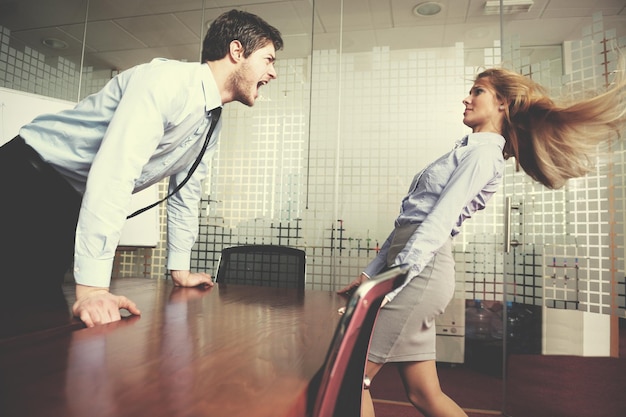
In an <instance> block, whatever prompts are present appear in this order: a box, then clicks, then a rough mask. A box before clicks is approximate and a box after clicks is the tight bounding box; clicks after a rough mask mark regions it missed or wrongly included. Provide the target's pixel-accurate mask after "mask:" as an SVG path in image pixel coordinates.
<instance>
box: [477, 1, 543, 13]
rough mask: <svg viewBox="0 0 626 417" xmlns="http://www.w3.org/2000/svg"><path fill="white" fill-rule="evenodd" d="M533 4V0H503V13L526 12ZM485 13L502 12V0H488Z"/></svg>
mask: <svg viewBox="0 0 626 417" xmlns="http://www.w3.org/2000/svg"><path fill="white" fill-rule="evenodd" d="M532 5H533V1H532V0H502V14H513V13H526V12H528V11H529V10H530V8H531V7H532ZM484 14H486V15H493V14H500V0H489V1H487V2H486V3H485V11H484Z"/></svg>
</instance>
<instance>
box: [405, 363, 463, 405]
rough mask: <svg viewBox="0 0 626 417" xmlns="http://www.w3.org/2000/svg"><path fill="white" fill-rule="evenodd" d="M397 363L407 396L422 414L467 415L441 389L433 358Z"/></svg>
mask: <svg viewBox="0 0 626 417" xmlns="http://www.w3.org/2000/svg"><path fill="white" fill-rule="evenodd" d="M398 365H399V367H398V369H399V371H400V376H401V378H402V382H403V383H404V389H405V391H406V394H407V397H408V399H409V401H410V402H411V404H413V405H414V406H415V408H417V409H418V410H419V411H420V412H421V413H422V414H424V415H425V416H427V417H439V416H440V417H457V416H458V417H467V414H465V411H463V410H462V409H461V407H459V406H458V405H457V404H456V403H455V402H454V401H453V400H452V399H451V398H450V397H448V396H447V395H446V394H444V393H443V392H442V391H441V387H440V385H439V377H438V376H437V366H436V363H435V361H434V360H430V361H423V362H406V363H400V364H398Z"/></svg>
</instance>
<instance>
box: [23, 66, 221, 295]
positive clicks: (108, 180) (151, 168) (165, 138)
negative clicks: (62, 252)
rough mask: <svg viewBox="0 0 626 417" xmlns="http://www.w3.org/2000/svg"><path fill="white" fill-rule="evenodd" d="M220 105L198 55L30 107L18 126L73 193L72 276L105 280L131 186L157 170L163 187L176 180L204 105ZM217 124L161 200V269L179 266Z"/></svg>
mask: <svg viewBox="0 0 626 417" xmlns="http://www.w3.org/2000/svg"><path fill="white" fill-rule="evenodd" d="M220 106H222V101H221V97H220V93H219V90H218V88H217V84H216V82H215V79H214V78H213V74H212V73H211V70H210V68H209V66H208V65H207V64H206V63H205V64H201V63H197V62H196V63H188V62H179V61H170V60H165V59H160V58H159V59H155V60H153V61H152V62H150V63H147V64H142V65H138V66H136V67H133V68H131V69H129V70H126V71H124V72H122V73H120V74H119V75H117V76H116V77H115V78H113V79H112V80H111V81H109V82H108V83H107V85H106V86H105V87H104V88H103V89H102V90H101V91H99V92H98V93H95V94H93V95H91V96H89V97H87V98H85V99H84V100H82V101H81V102H79V103H78V104H77V105H76V107H74V108H73V109H70V110H65V111H62V112H60V113H57V114H46V115H42V116H39V117H37V118H36V119H35V120H33V121H32V122H31V123H29V124H28V125H26V126H24V127H23V128H22V129H21V130H20V135H21V136H22V137H23V138H24V140H25V141H26V143H27V144H29V145H30V146H32V147H33V148H34V149H35V150H36V151H37V152H38V153H39V154H40V155H41V157H42V158H43V159H44V160H45V161H47V162H48V163H49V164H50V165H51V166H52V167H54V168H55V169H56V170H57V171H58V172H59V173H60V174H61V175H63V177H65V178H66V179H67V180H68V182H69V183H70V184H71V185H72V186H73V187H74V188H75V189H76V190H77V191H78V192H80V193H81V194H83V201H82V206H81V209H80V214H79V219H78V226H77V229H76V247H75V254H74V278H75V280H76V282H77V283H78V284H84V285H90V286H100V287H107V286H109V283H110V277H111V270H112V266H113V258H114V256H115V249H116V247H117V245H118V242H119V239H120V235H121V231H122V228H123V226H124V222H125V221H126V216H127V215H128V214H129V210H130V201H131V195H132V194H133V193H134V192H137V191H140V190H142V189H144V188H147V187H148V186H150V185H152V184H155V183H157V182H159V181H160V180H162V179H163V178H166V177H169V178H170V181H169V187H170V190H172V189H173V188H174V187H175V186H176V185H177V184H178V183H179V182H181V181H182V180H183V179H184V178H185V177H186V175H187V172H188V170H189V168H190V167H191V165H192V164H193V161H194V160H195V159H196V158H197V156H198V154H199V152H200V150H201V148H202V145H203V144H204V141H205V138H206V135H207V133H208V129H209V126H210V122H211V113H210V112H211V110H212V109H214V108H216V107H220ZM220 128H221V122H219V123H218V126H217V128H216V129H215V131H214V132H213V135H212V136H211V139H210V143H209V146H208V148H207V152H206V153H205V155H204V157H203V161H202V163H201V164H200V165H199V166H198V168H197V169H196V171H195V172H194V174H193V175H192V177H191V178H190V180H189V182H188V183H187V184H185V186H184V187H183V188H182V189H181V190H180V191H179V192H178V193H177V194H176V195H174V196H172V197H170V199H169V200H168V207H167V210H168V265H167V267H168V268H169V269H180V270H187V269H189V265H190V254H191V248H192V246H193V244H194V242H195V239H196V237H197V233H198V211H199V207H198V204H199V201H200V197H201V182H202V180H203V179H204V178H205V177H206V175H207V171H208V161H209V158H210V157H211V155H212V153H213V152H214V150H215V147H216V145H217V139H218V137H219V131H220ZM42 209H43V210H45V207H42Z"/></svg>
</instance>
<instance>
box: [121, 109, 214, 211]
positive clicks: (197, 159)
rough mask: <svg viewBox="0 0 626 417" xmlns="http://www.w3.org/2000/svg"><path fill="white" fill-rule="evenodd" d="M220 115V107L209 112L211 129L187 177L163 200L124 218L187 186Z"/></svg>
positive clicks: (156, 204)
mask: <svg viewBox="0 0 626 417" xmlns="http://www.w3.org/2000/svg"><path fill="white" fill-rule="evenodd" d="M221 114H222V108H221V107H216V108H214V109H213V110H211V127H209V133H207V134H206V139H205V140H204V145H202V150H201V151H200V154H198V157H197V158H196V160H195V161H194V162H193V165H191V168H190V169H189V172H188V173H187V176H186V177H185V179H184V180H182V181H181V182H180V184H178V185H177V186H176V188H175V189H174V190H173V191H172V192H171V193H169V194H168V195H167V196H165V198H162V199H160V200H159V201H156V202H154V203H152V204H150V205H149V206H146V207H144V208H142V209H139V210H137V211H136V212H134V213H132V214H130V215H129V216H127V217H126V218H127V219H130V218H131V217H135V216H136V215H138V214H141V213H143V212H144V211H147V210H150V209H151V208H153V207H156V206H158V205H159V204H161V203H162V202H164V201H165V200H167V199H168V198H170V197H171V196H173V195H174V194H176V193H177V192H178V190H180V189H181V188H183V186H184V185H185V184H187V181H189V178H191V175H192V174H193V173H194V171H195V170H196V168H198V165H200V161H202V157H203V156H204V152H206V148H207V147H208V146H209V141H210V140H211V135H213V131H214V130H215V127H216V126H217V122H218V120H220V116H221Z"/></svg>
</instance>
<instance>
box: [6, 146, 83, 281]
mask: <svg viewBox="0 0 626 417" xmlns="http://www.w3.org/2000/svg"><path fill="white" fill-rule="evenodd" d="M0 190H1V193H2V197H1V199H0V248H2V249H0V261H1V264H0V265H2V266H1V267H0V283H1V285H2V286H3V287H4V288H5V289H7V288H9V289H19V290H27V291H38V292H42V291H43V292H45V291H47V290H51V291H52V290H58V289H59V288H60V285H61V284H62V283H63V278H64V276H65V273H66V272H67V271H68V269H69V267H70V266H71V264H72V259H73V256H74V239H75V235H76V223H77V221H78V212H79V210H80V204H81V200H82V196H81V195H80V193H78V192H77V191H76V190H74V189H73V188H72V187H71V186H70V184H69V183H68V182H67V181H66V180H65V179H64V178H63V177H62V176H61V175H60V174H59V173H58V172H57V171H55V170H54V169H53V168H52V167H51V166H50V165H48V164H47V163H46V162H44V161H43V160H42V159H41V158H40V156H39V154H37V152H36V151H35V150H34V149H33V148H31V147H30V146H28V145H27V144H26V143H25V142H24V140H23V139H22V138H21V137H20V136H17V137H15V138H14V139H12V140H11V141H9V142H7V143H6V144H4V145H3V146H2V147H0ZM0 292H3V291H2V290H1V289H0Z"/></svg>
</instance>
